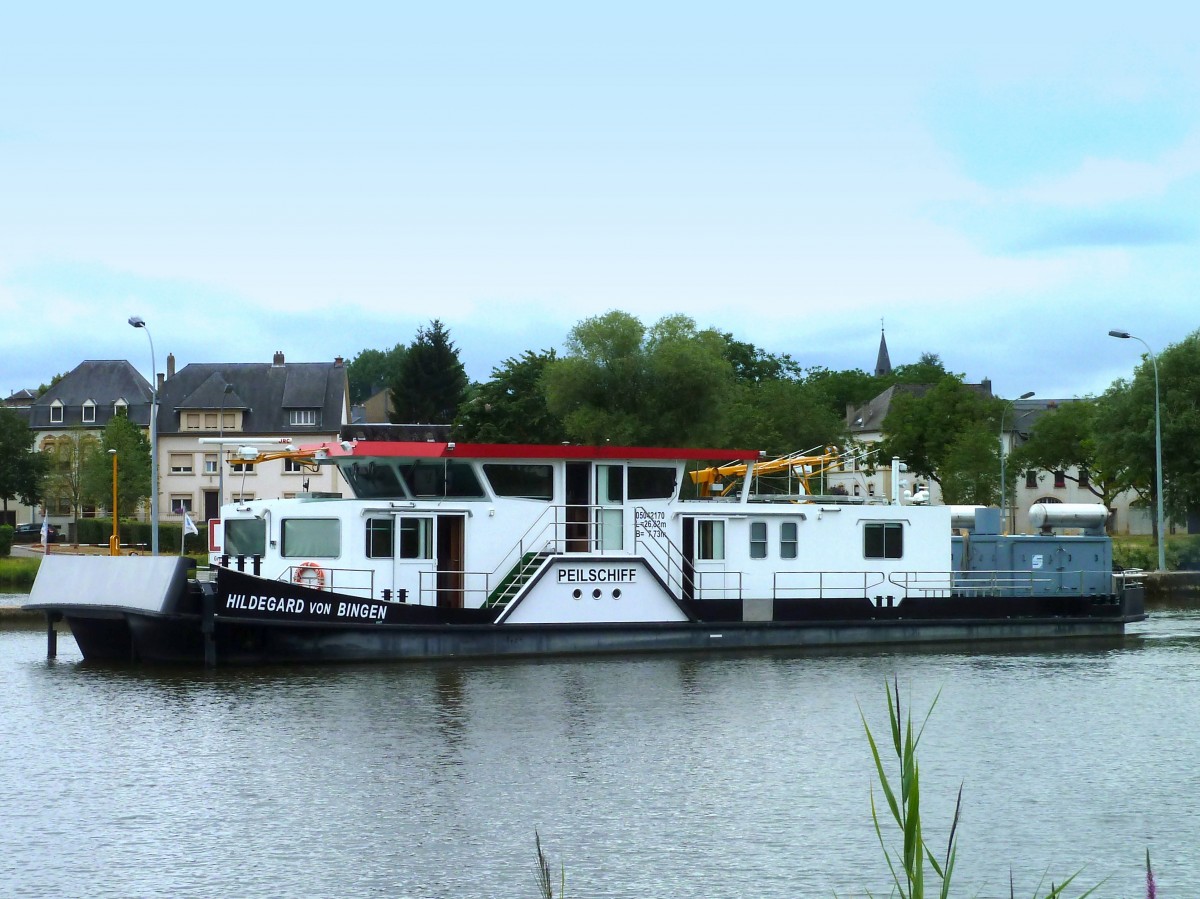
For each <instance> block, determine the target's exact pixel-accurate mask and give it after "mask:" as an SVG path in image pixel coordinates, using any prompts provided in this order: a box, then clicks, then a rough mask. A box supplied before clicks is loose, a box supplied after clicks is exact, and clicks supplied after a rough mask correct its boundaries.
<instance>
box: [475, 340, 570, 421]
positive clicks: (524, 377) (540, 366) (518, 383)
mask: <svg viewBox="0 0 1200 899" xmlns="http://www.w3.org/2000/svg"><path fill="white" fill-rule="evenodd" d="M556 358H557V356H556V354H555V352H554V350H543V351H542V352H540V353H535V352H533V351H532V350H526V351H525V352H524V353H523V354H522V355H521V356H519V357H511V358H508V359H505V360H504V363H503V364H502V365H501V366H500V367H498V368H495V369H493V370H492V378H491V380H490V381H488V382H486V383H484V384H480V385H478V387H477V388H476V389H475V391H474V394H475V395H474V396H473V397H471V399H470V400H468V401H467V402H465V403H463V404H462V406H460V407H459V411H458V417H457V418H456V419H455V421H454V434H455V436H456V437H457V438H458V439H460V440H470V441H474V442H476V443H561V442H562V441H564V440H566V439H567V432H566V430H565V429H564V428H563V423H562V420H561V419H560V418H558V417H557V416H556V415H553V414H552V413H551V412H550V409H549V408H548V407H547V405H546V391H545V386H544V384H543V380H542V379H543V376H544V375H545V372H546V368H547V366H548V365H550V364H551V363H552V362H554V360H555V359H556Z"/></svg>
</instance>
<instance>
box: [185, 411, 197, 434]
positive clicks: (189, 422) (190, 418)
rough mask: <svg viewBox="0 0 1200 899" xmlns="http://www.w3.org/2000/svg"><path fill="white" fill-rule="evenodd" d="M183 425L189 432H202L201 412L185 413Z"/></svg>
mask: <svg viewBox="0 0 1200 899" xmlns="http://www.w3.org/2000/svg"><path fill="white" fill-rule="evenodd" d="M183 424H184V428H185V429H186V430H188V431H199V430H200V413H199V412H186V413H184V416H183Z"/></svg>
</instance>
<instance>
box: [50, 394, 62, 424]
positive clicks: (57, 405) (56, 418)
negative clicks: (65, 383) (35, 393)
mask: <svg viewBox="0 0 1200 899" xmlns="http://www.w3.org/2000/svg"><path fill="white" fill-rule="evenodd" d="M62 421H63V404H62V403H61V402H59V401H58V400H55V401H54V402H52V403H51V404H50V424H52V425H60V424H62Z"/></svg>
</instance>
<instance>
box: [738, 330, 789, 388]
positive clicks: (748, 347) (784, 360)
mask: <svg viewBox="0 0 1200 899" xmlns="http://www.w3.org/2000/svg"><path fill="white" fill-rule="evenodd" d="M721 337H722V338H723V339H724V340H725V350H724V356H725V360H726V361H727V362H728V363H729V364H730V365H731V366H732V367H733V376H734V379H735V380H737V381H752V382H756V383H757V382H759V381H778V380H783V379H790V380H795V379H798V378H799V377H800V375H801V370H800V366H799V365H798V364H797V363H796V361H795V360H794V359H792V357H791V356H789V355H788V354H787V353H782V354H778V355H777V354H775V353H768V352H766V351H765V350H762V349H760V348H758V347H756V346H755V345H754V344H752V343H745V342H744V341H741V340H737V339H736V338H734V336H733V335H732V334H730V333H728V332H726V333H723V334H721Z"/></svg>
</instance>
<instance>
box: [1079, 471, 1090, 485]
mask: <svg viewBox="0 0 1200 899" xmlns="http://www.w3.org/2000/svg"><path fill="white" fill-rule="evenodd" d="M1079 486H1080V487H1089V486H1091V478H1089V477H1088V470H1087V469H1086V468H1081V469H1079Z"/></svg>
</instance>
